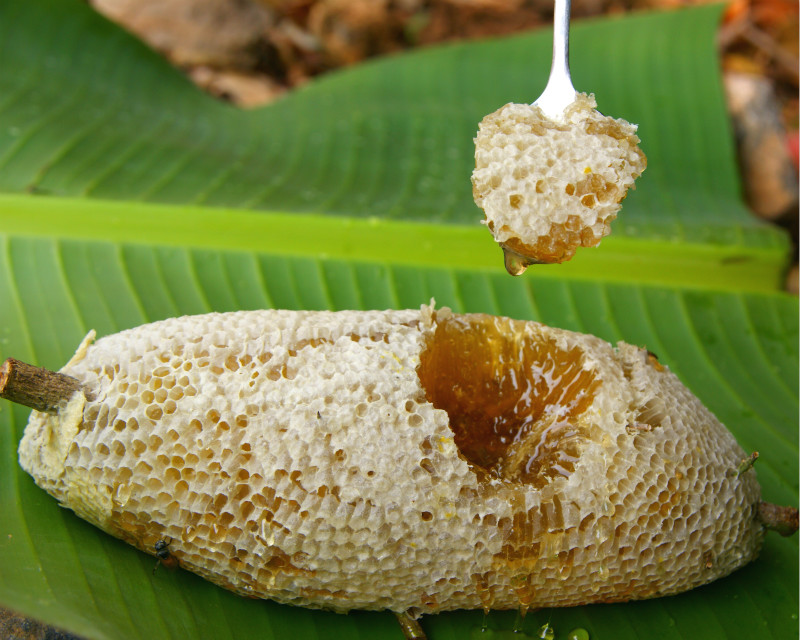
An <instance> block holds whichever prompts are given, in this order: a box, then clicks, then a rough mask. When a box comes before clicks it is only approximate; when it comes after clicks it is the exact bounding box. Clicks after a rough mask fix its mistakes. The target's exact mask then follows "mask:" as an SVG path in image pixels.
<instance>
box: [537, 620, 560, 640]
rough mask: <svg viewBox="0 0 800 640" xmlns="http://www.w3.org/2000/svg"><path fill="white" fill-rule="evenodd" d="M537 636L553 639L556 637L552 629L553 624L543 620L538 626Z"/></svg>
mask: <svg viewBox="0 0 800 640" xmlns="http://www.w3.org/2000/svg"><path fill="white" fill-rule="evenodd" d="M538 637H539V638H542V640H553V638H555V637H556V631H555V629H553V625H551V624H550V623H549V622H545V623H544V624H543V625H542V626H541V627H539V634H538Z"/></svg>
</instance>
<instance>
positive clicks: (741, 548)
mask: <svg viewBox="0 0 800 640" xmlns="http://www.w3.org/2000/svg"><path fill="white" fill-rule="evenodd" d="M92 337H93V336H91V335H90V336H89V337H87V340H85V341H84V343H83V344H82V345H81V346H80V347H79V349H78V351H77V353H76V355H75V356H74V357H73V359H72V360H71V361H70V362H69V363H68V364H67V365H66V366H65V367H64V369H63V370H62V371H63V372H64V373H67V374H69V375H71V376H74V377H76V378H77V379H78V380H80V381H81V382H82V383H83V385H84V389H83V391H78V392H77V393H76V394H75V395H74V396H73V397H72V398H71V400H70V401H69V404H68V405H67V406H66V407H65V408H64V409H63V410H61V411H60V412H59V413H58V414H57V415H50V414H44V413H38V412H35V411H34V412H33V413H32V415H31V418H30V421H29V423H28V425H27V427H26V430H25V434H24V437H23V439H22V441H21V443H20V448H19V454H20V463H21V464H22V466H23V467H24V468H25V469H26V470H27V471H28V472H29V473H30V474H31V475H32V476H33V477H34V479H35V480H36V482H37V483H38V484H39V485H40V486H41V487H43V488H44V489H46V490H47V491H48V492H50V493H51V494H52V495H53V496H55V497H56V498H57V499H58V500H59V501H60V502H61V503H62V504H63V505H64V506H67V507H69V508H71V509H73V510H74V511H75V512H76V513H77V514H78V515H80V516H81V517H83V518H85V519H87V520H88V521H90V522H92V523H94V524H95V525H97V526H98V527H100V528H102V529H103V530H105V531H107V532H108V533H110V534H112V535H115V536H117V537H119V538H121V539H123V540H125V541H127V542H128V543H130V544H132V545H134V546H136V547H137V548H139V549H142V550H144V551H146V552H148V553H151V554H156V552H157V551H158V549H157V548H156V545H157V544H158V543H160V542H161V541H168V542H169V547H168V551H169V554H170V555H171V556H174V557H175V559H177V561H178V562H179V563H180V566H181V567H183V568H184V569H187V570H191V571H194V572H196V573H198V574H200V575H201V576H204V577H205V578H207V579H209V580H211V581H213V582H215V583H216V584H218V585H221V586H223V587H225V588H227V589H231V590H233V591H235V592H237V593H239V594H241V595H244V596H249V597H258V598H271V599H273V600H277V601H279V602H283V603H291V604H296V605H301V606H307V607H324V608H328V609H333V610H336V611H347V610H350V609H389V610H392V611H395V612H404V611H408V612H411V614H412V615H419V614H422V613H431V612H437V611H442V610H448V609H458V608H468V609H469V608H483V609H506V608H517V607H523V608H527V607H556V606H571V605H578V604H585V603H591V602H613V601H624V600H630V599H638V598H650V597H655V596H662V595H667V594H672V593H677V592H680V591H684V590H686V589H690V588H692V587H696V586H698V585H701V584H704V583H707V582H709V581H711V580H714V579H716V578H719V577H720V576H724V575H726V574H728V573H730V572H731V571H733V570H734V569H736V568H738V567H740V566H742V565H743V564H745V563H747V562H749V561H750V560H752V559H753V558H754V557H755V556H756V554H757V553H758V550H759V547H760V544H761V541H762V536H763V529H762V526H761V525H760V524H759V523H758V522H757V521H756V520H755V514H756V508H757V504H758V502H759V497H760V490H759V487H758V483H757V482H756V478H755V472H754V471H753V470H748V471H747V472H745V473H742V474H741V475H739V474H737V472H736V468H737V466H738V464H739V462H740V461H741V460H742V458H744V457H745V453H744V452H743V451H742V450H741V449H740V448H739V446H738V445H737V444H736V442H735V440H734V438H733V437H732V436H731V434H730V433H729V432H728V431H727V430H726V429H725V427H724V426H723V425H722V424H720V423H719V421H717V420H716V419H715V418H714V416H713V415H712V414H711V413H709V412H708V411H707V410H706V409H705V408H704V407H703V406H702V405H701V403H700V402H699V401H698V400H697V398H695V397H694V396H693V395H692V394H691V393H690V392H689V391H688V390H687V389H686V388H685V387H684V386H683V385H682V384H681V383H680V382H679V381H678V379H677V378H676V377H675V376H674V375H673V374H672V373H671V372H670V371H669V369H668V368H667V367H664V366H663V365H661V364H660V363H659V362H658V361H657V360H656V359H655V357H654V356H652V354H649V353H648V352H647V351H645V350H643V349H640V348H638V347H634V346H631V345H627V344H624V343H619V344H618V345H617V347H616V349H615V348H613V347H612V346H611V345H609V344H607V343H605V342H603V341H602V340H600V339H598V338H595V337H593V336H588V335H581V334H577V333H572V332H568V331H563V330H559V329H553V328H549V327H546V326H544V325H541V324H538V323H535V322H521V321H515V320H510V319H507V318H499V317H493V316H487V315H479V314H475V315H456V314H453V313H451V312H450V311H449V310H447V309H439V310H434V309H433V307H422V308H421V309H420V310H406V311H382V312H381V311H369V312H356V311H343V312H337V313H333V312H292V311H247V312H236V313H227V314H209V315H202V316H193V317H183V318H176V319H170V320H165V321H162V322H157V323H154V324H150V325H145V326H142V327H138V328H136V329H132V330H128V331H124V332H122V333H118V334H115V335H111V336H107V337H104V338H102V339H100V340H98V341H97V342H95V343H94V344H91V340H92ZM161 546H162V547H163V543H162V545H161ZM160 548H161V547H159V549H160ZM162 553H163V552H162Z"/></svg>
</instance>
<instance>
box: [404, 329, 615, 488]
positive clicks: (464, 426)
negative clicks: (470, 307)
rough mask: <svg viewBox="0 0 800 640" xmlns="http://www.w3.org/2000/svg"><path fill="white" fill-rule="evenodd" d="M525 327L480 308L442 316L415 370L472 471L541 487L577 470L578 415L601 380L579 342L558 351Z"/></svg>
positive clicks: (552, 342)
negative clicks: (588, 367)
mask: <svg viewBox="0 0 800 640" xmlns="http://www.w3.org/2000/svg"><path fill="white" fill-rule="evenodd" d="M528 326H529V325H526V324H525V323H520V322H515V321H513V320H508V319H507V318H495V317H492V316H487V315H478V314H475V315H469V316H460V317H450V318H447V319H445V320H443V321H440V322H439V323H438V325H437V327H436V331H435V332H434V333H433V334H432V336H431V337H430V338H429V341H428V344H427V345H426V347H425V349H424V350H423V352H422V354H421V356H420V366H419V370H418V374H419V378H420V382H421V383H422V386H423V388H424V389H425V396H426V398H427V400H428V401H429V402H431V403H432V404H433V405H434V406H435V407H436V408H438V409H443V410H444V411H446V412H447V415H448V417H449V419H450V428H451V429H452V430H453V432H454V433H455V442H456V445H457V446H458V448H459V450H460V451H461V453H462V455H464V457H465V458H466V459H467V460H468V461H469V462H470V463H471V464H472V465H474V467H475V468H476V469H477V470H479V471H480V472H483V473H487V474H489V475H490V476H492V477H496V478H501V479H504V480H511V481H517V482H522V483H526V484H529V485H531V486H534V487H542V486H544V485H545V484H547V483H548V482H550V481H551V480H552V479H554V478H556V477H559V476H562V477H569V475H570V474H571V473H572V472H573V471H574V469H575V463H576V461H577V460H578V459H579V457H580V448H581V443H582V442H583V441H584V439H585V438H586V436H587V434H586V433H585V432H584V429H583V428H582V427H581V426H578V424H577V422H576V420H575V418H576V417H577V416H579V415H580V414H581V413H583V412H584V411H586V409H587V408H588V407H589V405H590V404H591V403H592V399H593V397H594V394H595V392H596V391H597V389H598V388H599V386H600V380H599V379H598V378H597V377H596V376H595V374H594V373H593V372H592V371H587V370H585V369H584V368H583V352H582V350H581V349H580V348H579V347H573V348H572V349H569V350H565V349H562V348H561V347H559V346H557V345H556V343H555V340H554V339H553V338H546V337H543V336H537V335H535V334H533V333H532V332H530V331H528V330H527V327H528Z"/></svg>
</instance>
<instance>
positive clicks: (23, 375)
mask: <svg viewBox="0 0 800 640" xmlns="http://www.w3.org/2000/svg"><path fill="white" fill-rule="evenodd" d="M80 388H81V383H80V382H78V381H77V380H76V379H75V378H73V377H72V376H68V375H65V374H63V373H58V372H56V371H50V370H49V369H44V368H42V367H35V366H33V365H31V364H27V363H25V362H21V361H20V360H16V359H14V358H8V359H7V360H6V361H5V362H4V363H3V366H2V368H0V398H5V399H6V400H10V401H11V402H16V403H17V404H21V405H24V406H26V407H30V408H31V409H36V410H37V411H44V412H46V413H57V412H58V409H59V407H61V406H63V405H64V404H65V403H66V402H67V401H68V400H69V399H70V398H71V397H72V394H74V393H75V392H76V391H77V390H78V389H80Z"/></svg>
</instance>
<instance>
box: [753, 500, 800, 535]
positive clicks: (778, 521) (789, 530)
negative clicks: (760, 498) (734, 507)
mask: <svg viewBox="0 0 800 640" xmlns="http://www.w3.org/2000/svg"><path fill="white" fill-rule="evenodd" d="M758 520H759V522H761V524H763V525H764V526H765V527H766V528H767V529H771V530H773V531H777V532H778V533H780V534H781V535H782V536H790V535H792V534H793V533H795V532H796V531H797V528H798V512H797V509H796V508H794V507H781V506H779V505H777V504H771V503H769V502H759V503H758Z"/></svg>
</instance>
